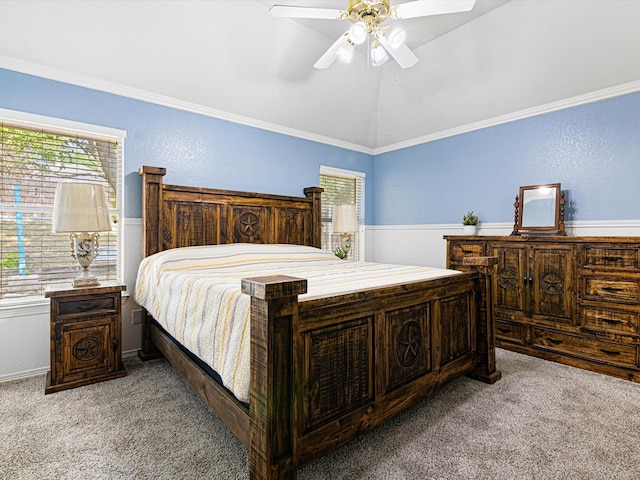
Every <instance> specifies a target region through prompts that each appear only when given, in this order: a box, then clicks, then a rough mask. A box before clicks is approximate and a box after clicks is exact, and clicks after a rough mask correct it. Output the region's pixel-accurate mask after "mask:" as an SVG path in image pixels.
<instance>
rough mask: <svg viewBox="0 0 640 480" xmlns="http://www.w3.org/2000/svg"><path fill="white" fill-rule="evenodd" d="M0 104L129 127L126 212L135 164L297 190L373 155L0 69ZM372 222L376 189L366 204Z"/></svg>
mask: <svg viewBox="0 0 640 480" xmlns="http://www.w3.org/2000/svg"><path fill="white" fill-rule="evenodd" d="M0 108H5V109H9V110H18V111H22V112H27V113H33V114H38V115H46V116H50V117H56V118H62V119H65V120H72V121H76V122H84V123H89V124H94V125H101V126H105V127H111V128H117V129H120V130H126V131H127V138H126V139H125V147H124V148H125V164H124V175H125V192H124V201H125V204H124V216H125V217H129V218H136V217H140V216H141V212H142V206H141V188H142V187H141V185H142V184H141V179H140V176H139V175H138V173H137V172H138V167H140V166H141V165H153V166H160V167H166V168H167V175H166V176H165V178H164V181H165V182H166V183H170V184H177V185H196V186H208V187H212V188H223V189H229V190H244V191H253V192H266V193H274V194H282V195H294V196H302V195H304V194H303V189H304V188H305V187H310V186H317V185H318V182H319V171H320V165H327V166H331V167H337V168H344V169H348V170H355V171H360V172H364V173H365V174H366V184H365V189H366V191H369V192H371V191H373V157H372V156H371V155H367V154H363V153H358V152H353V151H351V150H346V149H343V148H338V147H332V146H328V145H325V144H322V143H317V142H312V141H308V140H301V139H299V138H295V137H291V136H287V135H282V134H277V133H272V132H268V131H265V130H261V129H258V128H252V127H247V126H243V125H238V124H235V123H231V122H227V121H223V120H218V119H215V118H210V117H206V116H203V115H198V114H194V113H190V112H185V111H181V110H176V109H173V108H168V107H163V106H159V105H155V104H151V103H146V102H143V101H139V100H132V99H130V98H126V97H122V96H118V95H113V94H109V93H104V92H99V91H96V90H92V89H88V88H82V87H77V86H73V85H69V84H65V83H62V82H56V81H52V80H46V79H43V78H40V77H35V76H31V75H25V74H21V73H17V72H13V71H9V70H3V69H0ZM365 212H366V223H367V224H372V223H373V197H372V196H370V197H369V198H368V199H367V204H366V205H365Z"/></svg>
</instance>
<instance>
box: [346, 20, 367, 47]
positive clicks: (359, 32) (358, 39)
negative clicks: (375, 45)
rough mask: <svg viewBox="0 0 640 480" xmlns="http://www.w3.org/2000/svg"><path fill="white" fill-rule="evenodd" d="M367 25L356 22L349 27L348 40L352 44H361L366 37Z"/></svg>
mask: <svg viewBox="0 0 640 480" xmlns="http://www.w3.org/2000/svg"><path fill="white" fill-rule="evenodd" d="M367 34H368V31H367V26H366V25H365V23H364V22H356V23H354V24H353V25H351V28H350V29H349V40H351V42H352V43H353V44H354V45H361V44H362V43H364V41H365V40H366V39H367Z"/></svg>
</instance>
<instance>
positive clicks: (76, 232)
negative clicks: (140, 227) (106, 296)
mask: <svg viewBox="0 0 640 480" xmlns="http://www.w3.org/2000/svg"><path fill="white" fill-rule="evenodd" d="M52 231H53V232H54V233H69V234H70V235H69V237H70V239H71V256H72V257H73V258H75V259H76V261H77V262H78V263H79V264H80V266H81V267H82V272H81V273H80V275H78V276H77V277H76V278H75V279H74V281H73V286H74V287H93V286H96V285H100V283H98V279H97V278H96V277H95V276H94V275H90V274H89V265H91V262H93V259H94V258H95V257H96V256H97V255H98V240H99V238H100V234H99V233H98V232H110V231H111V222H110V221H109V206H108V205H107V199H106V197H105V194H104V190H103V188H102V185H96V184H93V183H59V184H58V187H57V188H56V196H55V200H54V203H53V222H52Z"/></svg>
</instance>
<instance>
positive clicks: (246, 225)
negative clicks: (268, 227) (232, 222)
mask: <svg viewBox="0 0 640 480" xmlns="http://www.w3.org/2000/svg"><path fill="white" fill-rule="evenodd" d="M238 222H239V223H240V233H242V234H243V235H246V236H247V237H253V236H255V235H256V234H257V233H258V232H259V231H260V218H259V217H258V216H257V215H256V214H255V213H251V212H245V213H243V214H242V215H240V218H239V220H238Z"/></svg>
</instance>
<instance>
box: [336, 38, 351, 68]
mask: <svg viewBox="0 0 640 480" xmlns="http://www.w3.org/2000/svg"><path fill="white" fill-rule="evenodd" d="M354 47H355V45H354V44H353V43H352V42H351V41H350V40H348V39H347V41H346V42H344V44H343V45H342V46H341V47H340V48H339V49H338V51H337V52H336V55H337V56H338V58H339V59H340V60H342V61H343V62H345V63H351V59H352V58H353V50H354Z"/></svg>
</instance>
